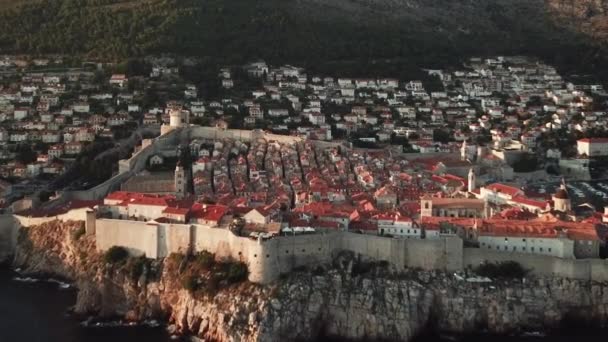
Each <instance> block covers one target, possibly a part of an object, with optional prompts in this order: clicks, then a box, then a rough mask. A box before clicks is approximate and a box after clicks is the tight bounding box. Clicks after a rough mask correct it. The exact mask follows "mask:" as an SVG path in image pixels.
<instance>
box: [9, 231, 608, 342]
mask: <svg viewBox="0 0 608 342" xmlns="http://www.w3.org/2000/svg"><path fill="white" fill-rule="evenodd" d="M80 227H81V222H68V223H60V222H50V223H47V224H44V225H41V226H38V227H30V228H27V229H23V230H22V232H21V233H20V236H19V242H18V246H17V249H16V253H15V256H14V259H13V263H12V265H13V267H15V268H16V267H19V268H21V270H22V273H23V274H34V275H45V276H48V275H52V276H53V277H56V278H60V279H70V280H72V282H73V284H74V286H76V287H77V288H78V290H79V291H78V295H77V302H76V304H75V305H74V312H75V313H77V314H80V315H83V316H91V315H92V316H95V317H100V318H102V319H103V318H116V317H118V318H121V319H124V320H126V321H144V320H158V321H161V322H167V324H168V326H169V327H170V329H171V330H172V332H174V333H177V334H185V335H193V336H197V337H199V338H202V339H205V340H212V341H295V340H313V339H315V338H317V336H319V335H320V334H324V335H329V336H339V337H341V338H348V339H354V340H357V339H366V340H398V341H409V340H411V339H412V338H414V337H415V336H417V335H419V334H420V333H423V332H424V331H426V330H428V329H429V327H431V329H436V330H437V331H445V332H449V333H456V334H460V333H469V332H477V331H482V330H483V331H487V332H488V333H498V334H509V333H518V332H522V331H548V330H550V329H552V328H556V327H558V326H559V325H560V324H561V323H562V322H563V320H564V319H569V318H584V319H585V320H586V321H588V322H592V323H593V324H594V325H596V326H598V327H607V326H608V284H606V283H593V282H588V281H578V280H568V279H561V278H530V279H525V280H524V281H521V280H512V281H494V282H491V283H476V282H468V281H466V280H463V279H462V278H459V277H455V276H454V275H453V274H447V273H444V272H429V271H421V270H407V271H406V272H396V271H395V270H394V269H392V268H391V267H390V266H388V265H385V264H382V263H368V264H366V267H364V268H362V267H360V265H359V263H361V261H360V260H358V259H357V258H356V257H355V256H354V255H352V254H350V253H341V254H340V255H338V256H336V258H335V261H334V263H333V264H332V265H327V266H325V267H324V268H315V269H313V270H307V269H302V270H300V271H299V272H294V273H293V274H290V275H288V276H285V277H283V278H282V279H281V280H280V281H278V282H277V283H276V284H273V285H268V286H261V285H256V284H251V283H248V282H244V283H239V284H234V285H230V286H223V287H221V288H219V289H218V290H217V292H214V293H213V294H195V293H192V292H191V291H188V290H186V289H184V287H183V284H182V283H181V282H180V280H179V279H180V277H179V273H180V271H181V270H180V267H179V265H178V264H176V263H175V262H171V260H169V259H170V258H167V259H165V260H160V261H155V262H151V263H149V264H147V266H146V267H145V268H144V269H143V272H141V274H140V273H137V274H136V276H134V274H133V272H129V270H128V268H127V267H115V266H112V265H108V264H107V263H105V262H104V260H103V257H102V255H100V254H99V253H97V252H96V251H95V248H94V247H95V246H94V239H93V238H92V237H88V236H80V237H78V238H76V237H75V234H74V232H75V231H77V230H78V229H80Z"/></svg>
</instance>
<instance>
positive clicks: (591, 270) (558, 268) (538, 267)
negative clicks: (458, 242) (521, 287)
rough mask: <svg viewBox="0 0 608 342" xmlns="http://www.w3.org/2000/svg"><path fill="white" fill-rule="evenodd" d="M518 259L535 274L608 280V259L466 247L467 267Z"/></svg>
mask: <svg viewBox="0 0 608 342" xmlns="http://www.w3.org/2000/svg"><path fill="white" fill-rule="evenodd" d="M511 260H512V261H516V262H518V263H520V264H521V265H522V266H523V267H525V268H527V269H529V270H530V271H531V272H532V273H533V274H536V275H542V276H557V277H563V278H571V279H581V280H592V281H608V261H607V260H601V259H579V260H576V259H562V258H556V257H551V256H546V255H533V254H522V253H508V252H507V253H505V252H495V251H488V250H482V249H478V248H465V249H464V252H463V263H464V266H465V267H469V266H470V267H475V266H477V265H479V264H481V263H483V262H503V261H511Z"/></svg>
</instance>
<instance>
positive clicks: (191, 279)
mask: <svg viewBox="0 0 608 342" xmlns="http://www.w3.org/2000/svg"><path fill="white" fill-rule="evenodd" d="M182 287H183V288H184V289H186V290H188V292H190V293H191V294H193V293H194V292H196V290H198V280H197V278H196V277H195V276H194V275H192V274H189V275H186V276H184V277H183V278H182Z"/></svg>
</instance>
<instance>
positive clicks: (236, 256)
mask: <svg viewBox="0 0 608 342" xmlns="http://www.w3.org/2000/svg"><path fill="white" fill-rule="evenodd" d="M87 211H88V209H76V210H72V211H70V212H68V213H66V214H63V215H59V216H53V217H37V218H31V217H23V216H16V215H3V216H0V260H2V258H3V257H4V258H5V257H6V256H8V255H10V254H11V253H12V251H13V250H14V246H15V244H16V240H17V233H18V228H19V227H21V226H31V225H38V224H42V223H45V222H49V221H53V220H61V221H85V222H87V227H89V226H90V227H91V228H92V229H91V232H92V233H95V236H96V242H97V249H98V250H99V251H105V250H107V249H109V248H110V247H112V246H123V247H125V248H127V249H128V250H129V252H130V253H131V254H132V255H134V256H139V255H144V254H145V255H146V256H147V257H149V258H163V257H166V256H168V255H169V254H171V253H187V252H189V251H193V252H199V251H203V250H205V251H209V252H211V253H214V254H216V256H217V257H218V258H220V259H232V260H239V261H243V262H245V263H247V264H248V265H249V270H250V275H249V280H250V281H252V282H258V283H268V282H272V281H274V280H276V279H278V278H279V276H280V275H281V274H283V273H288V272H290V271H292V270H293V269H294V268H297V267H300V266H307V267H314V266H315V265H319V264H323V263H329V262H331V261H332V258H333V256H334V255H335V253H336V252H338V251H340V250H350V251H353V252H355V253H356V254H358V255H360V256H362V257H364V258H372V259H376V260H385V261H388V262H390V263H392V264H393V265H394V266H395V267H397V268H398V269H403V268H408V267H417V268H422V269H425V270H446V271H459V270H462V269H464V268H465V267H471V266H476V265H479V264H480V263H482V262H500V261H509V260H513V261H517V262H519V263H521V264H522V265H523V266H524V267H525V268H528V269H530V270H531V271H532V272H533V273H534V274H537V275H546V276H558V277H564V278H572V279H582V280H592V281H602V282H604V281H608V261H607V260H600V259H584V260H576V259H561V258H556V257H551V256H542V255H533V254H520V253H505V252H496V251H488V250H482V249H478V248H463V244H462V240H461V239H460V238H458V237H444V238H441V239H433V240H418V239H395V238H386V237H380V236H373V235H362V234H353V233H342V232H336V233H327V234H313V235H300V236H284V237H278V238H274V239H270V240H266V241H259V240H255V239H250V238H247V237H239V236H236V235H234V234H232V233H231V232H230V231H229V230H226V229H221V228H212V227H209V226H204V225H189V224H164V223H154V222H149V223H147V222H141V221H127V220H112V219H95V218H94V215H91V213H90V212H89V215H88V216H87ZM87 219H88V220H87ZM89 220H90V221H93V222H89ZM87 229H88V230H87V232H89V228H87Z"/></svg>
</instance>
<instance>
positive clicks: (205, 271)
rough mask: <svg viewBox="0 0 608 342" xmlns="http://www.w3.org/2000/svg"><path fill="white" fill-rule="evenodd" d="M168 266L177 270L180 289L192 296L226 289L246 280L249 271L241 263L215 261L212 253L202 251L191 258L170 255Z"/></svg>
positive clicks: (211, 293) (175, 254)
mask: <svg viewBox="0 0 608 342" xmlns="http://www.w3.org/2000/svg"><path fill="white" fill-rule="evenodd" d="M169 262H170V263H169V264H170V267H172V268H178V269H179V274H180V277H179V282H180V284H181V286H182V288H184V289H186V290H188V292H190V293H191V294H192V295H194V296H197V297H203V296H206V295H214V294H215V293H216V292H217V291H218V290H220V289H221V288H226V287H229V286H232V285H235V284H239V283H242V282H244V281H246V280H247V276H248V275H249V269H248V267H247V265H246V264H245V263H243V262H237V261H227V260H216V257H215V255H214V254H213V253H209V252H206V251H202V252H199V253H197V254H196V255H193V256H184V255H182V254H177V253H174V254H171V255H170V256H169Z"/></svg>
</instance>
